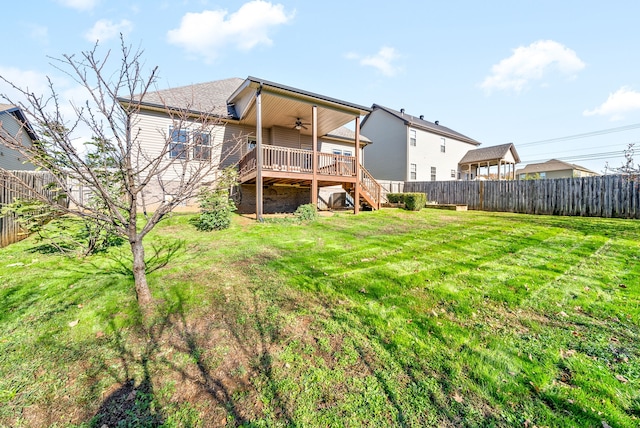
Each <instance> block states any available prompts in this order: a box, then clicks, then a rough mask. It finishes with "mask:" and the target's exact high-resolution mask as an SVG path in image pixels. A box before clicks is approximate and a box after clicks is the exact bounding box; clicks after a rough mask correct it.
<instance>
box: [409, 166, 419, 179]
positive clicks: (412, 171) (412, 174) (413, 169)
mask: <svg viewBox="0 0 640 428" xmlns="http://www.w3.org/2000/svg"><path fill="white" fill-rule="evenodd" d="M409 172H410V176H409V178H410V179H411V180H415V179H417V176H418V167H417V166H416V164H415V163H412V164H411V165H410V169H409Z"/></svg>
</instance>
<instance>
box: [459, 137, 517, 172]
mask: <svg viewBox="0 0 640 428" xmlns="http://www.w3.org/2000/svg"><path fill="white" fill-rule="evenodd" d="M518 163H520V156H518V152H517V151H516V147H515V146H514V145H513V143H507V144H500V145H497V146H490V147H483V148H481V149H475V150H469V151H468V152H467V153H466V154H465V155H464V157H463V158H462V159H460V163H459V168H460V171H461V178H462V179H464V180H478V179H480V180H515V178H516V175H515V174H516V170H515V168H516V164H518Z"/></svg>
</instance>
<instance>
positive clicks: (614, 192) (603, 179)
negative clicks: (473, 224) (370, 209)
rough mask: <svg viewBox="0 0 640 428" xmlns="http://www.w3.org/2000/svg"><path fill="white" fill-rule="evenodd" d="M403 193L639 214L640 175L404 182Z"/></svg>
mask: <svg viewBox="0 0 640 428" xmlns="http://www.w3.org/2000/svg"><path fill="white" fill-rule="evenodd" d="M404 191H405V192H421V193H425V194H426V195H427V200H428V201H435V202H437V203H439V204H464V205H467V206H468V208H469V209H472V210H481V211H504V212H514V213H524V214H548V215H567V216H584V217H615V218H634V219H637V218H640V177H638V176H621V175H604V176H599V177H582V178H559V179H546V180H517V181H511V180H509V181H425V182H409V181H408V182H406V183H405V185H404Z"/></svg>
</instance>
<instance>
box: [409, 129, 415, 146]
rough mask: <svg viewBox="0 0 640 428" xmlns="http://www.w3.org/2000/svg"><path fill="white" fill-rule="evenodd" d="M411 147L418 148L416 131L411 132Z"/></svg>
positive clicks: (411, 130)
mask: <svg viewBox="0 0 640 428" xmlns="http://www.w3.org/2000/svg"><path fill="white" fill-rule="evenodd" d="M409 145H410V146H413V147H415V146H416V130H415V129H410V130H409Z"/></svg>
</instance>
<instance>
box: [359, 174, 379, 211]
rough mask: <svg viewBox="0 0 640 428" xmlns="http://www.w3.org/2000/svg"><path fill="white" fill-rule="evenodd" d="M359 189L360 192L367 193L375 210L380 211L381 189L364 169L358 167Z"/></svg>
mask: <svg viewBox="0 0 640 428" xmlns="http://www.w3.org/2000/svg"><path fill="white" fill-rule="evenodd" d="M360 187H361V188H362V190H364V191H365V192H367V193H368V194H369V196H370V197H371V199H372V200H373V202H374V203H375V205H376V206H375V207H373V208H375V209H380V205H381V204H382V187H381V186H380V184H379V183H378V182H377V181H376V179H375V178H373V175H371V173H370V172H369V171H367V169H366V168H365V167H363V166H362V165H360Z"/></svg>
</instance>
